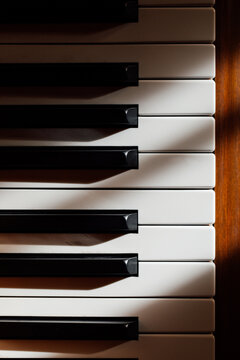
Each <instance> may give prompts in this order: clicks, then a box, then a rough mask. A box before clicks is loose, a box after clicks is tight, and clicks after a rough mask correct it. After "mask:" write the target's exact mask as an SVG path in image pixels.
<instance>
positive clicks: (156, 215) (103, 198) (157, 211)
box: [0, 189, 215, 232]
mask: <svg viewBox="0 0 240 360" xmlns="http://www.w3.org/2000/svg"><path fill="white" fill-rule="evenodd" d="M0 198H1V202H0V210H25V209H26V210H35V209H36V210H48V209H49V210H51V209H53V210H54V209H56V210H57V209H62V210H67V209H69V210H71V209H72V210H74V209H79V210H121V209H125V210H127V209H135V210H138V212H139V225H146V224H149V225H161V224H163V225H168V224H169V225H181V224H184V225H209V224H213V223H214V221H215V193H214V191H212V190H91V189H90V190H70V189H68V190H66V189H65V190H62V189H61V190H57V189H56V190H43V189H41V190H39V189H38V190H33V189H32V190H31V189H5V190H3V189H1V190H0ZM36 232H39V231H36Z"/></svg>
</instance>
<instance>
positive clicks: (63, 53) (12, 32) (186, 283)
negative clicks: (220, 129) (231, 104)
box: [0, 0, 215, 360]
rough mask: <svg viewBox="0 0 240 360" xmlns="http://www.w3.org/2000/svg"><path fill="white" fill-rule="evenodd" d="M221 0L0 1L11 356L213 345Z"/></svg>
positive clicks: (1, 235) (109, 355)
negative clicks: (217, 27)
mask: <svg viewBox="0 0 240 360" xmlns="http://www.w3.org/2000/svg"><path fill="white" fill-rule="evenodd" d="M214 3H215V2H214V1H213V0H139V1H137V0H114V1H110V0H102V1H94V0H89V1H87V2H81V1H73V0H69V1H68V2H67V3H66V2H64V1H62V0H61V1H56V2H55V1H53V2H52V3H51V4H50V5H49V2H48V1H41V2H32V1H28V0H26V1H23V2H21V4H20V3H19V2H18V1H12V2H11V3H6V4H4V5H3V8H2V12H1V15H0V24H1V26H0V43H1V45H0V54H1V55H0V94H1V96H0V128H1V132H0V199H1V200H0V357H4V358H19V359H20V358H26V357H28V358H36V359H39V358H48V359H50V358H53V357H54V358H65V359H69V358H73V357H74V358H78V359H129V360H130V359H131V360H137V359H138V360H159V359H162V360H173V359H174V360H175V359H178V360H183V359H184V360H190V359H191V360H192V359H195V360H214V330H215V320H214V318H215V309H214V306H215V304H214V296H215V264H214V258H215V229H214V222H215V193H214V187H215V155H214V151H215V119H214V114H215V81H214V78H215V45H214V41H215V10H214Z"/></svg>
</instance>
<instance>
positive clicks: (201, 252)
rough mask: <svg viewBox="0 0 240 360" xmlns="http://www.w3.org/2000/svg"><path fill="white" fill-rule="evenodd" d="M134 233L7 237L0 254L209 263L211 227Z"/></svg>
mask: <svg viewBox="0 0 240 360" xmlns="http://www.w3.org/2000/svg"><path fill="white" fill-rule="evenodd" d="M138 230H139V232H138V233H137V234H134V233H131V234H36V233H35V234H31V233H30V234H26V233H25V234H14V233H10V234H6V233H0V252H1V253H2V254H3V253H42V254H52V253H56V254H62V253H69V254H107V253H109V254H123V253H129V254H130V253H134V252H135V253H137V254H138V257H139V260H140V261H209V260H214V258H215V228H214V227H213V226H139V228H138Z"/></svg>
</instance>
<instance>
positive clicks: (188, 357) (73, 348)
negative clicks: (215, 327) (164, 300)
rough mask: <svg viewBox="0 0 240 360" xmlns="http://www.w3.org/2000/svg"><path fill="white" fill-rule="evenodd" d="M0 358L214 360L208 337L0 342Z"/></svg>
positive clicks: (202, 335)
mask: <svg viewBox="0 0 240 360" xmlns="http://www.w3.org/2000/svg"><path fill="white" fill-rule="evenodd" d="M0 357H1V358H5V359H6V358H18V359H20V358H27V357H29V358H53V357H54V358H63V357H64V358H78V359H81V358H85V359H86V358H89V359H91V358H101V359H102V358H104V359H108V358H118V359H119V358H121V359H124V358H138V359H139V360H159V359H162V360H178V359H184V360H192V359H194V360H214V337H213V336H212V335H206V334H201V335H189V334H188V335H180V334H179V335H176V334H175V335H173V334H172V335H171V334H169V335H161V334H157V335H156V334H154V335H140V336H139V340H138V341H126V342H124V341H123V342H119V341H89V340H88V341H81V340H78V341H69V340H65V341H41V340H37V341H32V340H22V341H20V340H16V341H14V340H0Z"/></svg>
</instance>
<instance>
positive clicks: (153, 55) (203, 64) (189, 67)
mask: <svg viewBox="0 0 240 360" xmlns="http://www.w3.org/2000/svg"><path fill="white" fill-rule="evenodd" d="M0 49H1V52H0V63H22V62H26V63H34V62H37V63H44V62H51V63H52V62H54V63H55V62H56V63H69V62H82V63H93V62H95V63H96V62H99V63H109V62H110V63H111V62H138V63H139V77H140V78H141V79H157V78H162V79H164V78H165V79H166V78H169V79H170V78H190V79H191V78H213V77H215V46H214V45H194V44H192V45H177V44H174V45H156V44H148V45H146V44H145V45H133V44H131V45H130V44H129V45H67V46H66V45H52V46H46V45H21V46H18V45H1V47H0Z"/></svg>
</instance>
